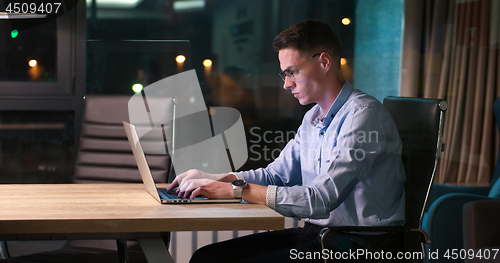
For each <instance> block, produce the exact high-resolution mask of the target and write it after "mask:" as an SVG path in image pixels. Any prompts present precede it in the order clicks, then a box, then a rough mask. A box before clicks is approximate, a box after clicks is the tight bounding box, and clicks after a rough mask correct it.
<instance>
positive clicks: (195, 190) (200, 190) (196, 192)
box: [189, 187, 203, 199]
mask: <svg viewBox="0 0 500 263" xmlns="http://www.w3.org/2000/svg"><path fill="white" fill-rule="evenodd" d="M202 190H203V189H202V188H201V187H198V188H196V189H194V191H193V192H191V196H190V197H189V198H190V199H193V198H195V197H197V196H199V195H202Z"/></svg>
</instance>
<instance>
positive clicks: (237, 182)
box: [231, 180, 247, 186]
mask: <svg viewBox="0 0 500 263" xmlns="http://www.w3.org/2000/svg"><path fill="white" fill-rule="evenodd" d="M231 184H232V185H234V186H245V185H247V182H245V181H243V180H234V181H233V182H232V183H231Z"/></svg>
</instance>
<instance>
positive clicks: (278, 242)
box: [190, 223, 395, 263]
mask: <svg viewBox="0 0 500 263" xmlns="http://www.w3.org/2000/svg"><path fill="white" fill-rule="evenodd" d="M322 228H323V227H320V226H316V225H312V224H308V223H306V224H305V225H304V227H303V228H291V229H285V230H279V231H271V232H265V233H259V234H254V235H248V236H244V237H239V238H235V239H232V240H228V241H224V242H219V243H215V244H211V245H207V246H205V247H202V248H200V249H198V250H197V251H196V252H195V253H194V254H193V256H192V258H191V261H190V262H191V263H197V262H217V263H223V262H238V263H243V262H273V263H278V262H304V261H307V262H324V258H327V259H329V260H328V261H329V262H360V261H359V260H358V258H359V257H357V256H356V255H355V254H353V252H356V251H358V249H361V250H365V249H366V250H367V251H380V248H381V247H383V246H384V245H385V244H386V243H388V242H391V240H392V239H394V238H395V237H394V236H392V235H391V234H383V235H371V236H367V235H356V234H350V233H342V232H330V233H329V234H328V235H326V236H325V240H324V241H325V249H326V250H322V248H321V244H320V240H319V232H320V231H321V229H322ZM341 253H343V254H341ZM332 259H333V260H332ZM377 261H378V262H380V260H377Z"/></svg>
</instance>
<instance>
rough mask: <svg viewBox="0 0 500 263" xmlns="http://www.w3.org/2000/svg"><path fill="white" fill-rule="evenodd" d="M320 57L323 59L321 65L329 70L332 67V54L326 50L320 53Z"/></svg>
mask: <svg viewBox="0 0 500 263" xmlns="http://www.w3.org/2000/svg"><path fill="white" fill-rule="evenodd" d="M319 59H320V61H321V67H322V68H324V69H325V70H326V71H328V70H329V69H330V68H331V67H332V63H333V60H332V56H330V54H328V53H326V52H322V53H321V54H320V55H319Z"/></svg>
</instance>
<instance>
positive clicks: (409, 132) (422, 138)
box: [383, 97, 448, 229]
mask: <svg viewBox="0 0 500 263" xmlns="http://www.w3.org/2000/svg"><path fill="white" fill-rule="evenodd" d="M383 104H384V106H385V107H386V108H387V110H388V111H389V113H390V114H391V116H392V118H393V119H394V122H395V123H396V126H397V128H398V130H399V135H400V137H401V140H402V142H403V153H402V158H403V164H404V166H405V170H406V223H405V226H406V227H407V228H408V227H409V228H411V229H422V218H423V213H424V208H425V205H426V202H427V198H428V195H429V191H430V187H431V185H432V181H433V179H434V174H435V171H436V167H437V159H438V158H439V155H440V153H441V149H442V139H441V138H442V130H443V124H444V123H443V117H444V111H446V109H447V108H448V104H447V103H446V101H444V100H440V99H423V98H405V97H387V98H385V99H384V103H383Z"/></svg>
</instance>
